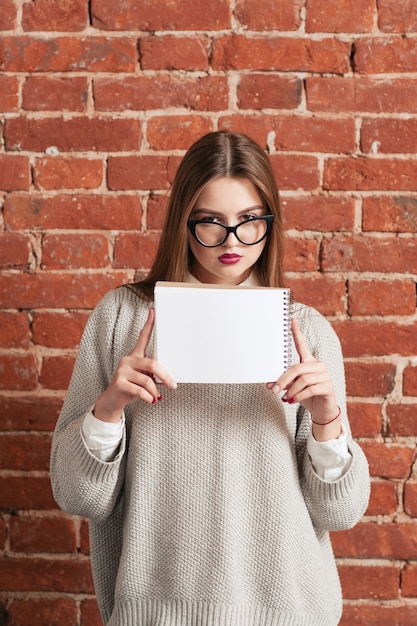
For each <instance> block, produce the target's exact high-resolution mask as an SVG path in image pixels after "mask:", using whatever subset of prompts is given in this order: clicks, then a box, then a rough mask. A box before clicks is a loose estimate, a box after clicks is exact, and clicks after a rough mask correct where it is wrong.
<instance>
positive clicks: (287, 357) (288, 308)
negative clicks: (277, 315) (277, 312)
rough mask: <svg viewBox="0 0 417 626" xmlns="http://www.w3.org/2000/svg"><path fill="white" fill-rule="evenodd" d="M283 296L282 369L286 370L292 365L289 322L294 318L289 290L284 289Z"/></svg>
mask: <svg viewBox="0 0 417 626" xmlns="http://www.w3.org/2000/svg"><path fill="white" fill-rule="evenodd" d="M285 292H286V293H285V294H284V311H285V313H286V315H285V321H284V341H285V346H284V368H285V369H286V370H287V369H288V368H289V367H291V365H292V342H291V337H292V333H291V320H292V318H293V316H294V297H293V293H292V291H291V289H286V290H285Z"/></svg>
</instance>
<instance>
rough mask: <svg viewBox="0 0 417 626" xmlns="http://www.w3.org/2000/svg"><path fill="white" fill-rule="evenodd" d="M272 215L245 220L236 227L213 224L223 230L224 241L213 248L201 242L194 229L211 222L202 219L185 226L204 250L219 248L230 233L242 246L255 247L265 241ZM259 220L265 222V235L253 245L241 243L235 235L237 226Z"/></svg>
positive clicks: (236, 234)
mask: <svg viewBox="0 0 417 626" xmlns="http://www.w3.org/2000/svg"><path fill="white" fill-rule="evenodd" d="M274 217H275V216H274V215H262V216H261V217H252V218H251V219H249V220H245V221H244V222H240V223H239V224H236V226H226V225H225V224H221V223H220V222H213V223H215V224H216V226H222V228H224V230H225V236H224V239H222V241H220V243H216V244H215V245H214V246H209V245H207V244H206V243H204V242H202V241H201V240H200V239H199V238H198V236H197V233H196V231H195V229H196V227H197V226H198V224H210V223H212V222H207V221H206V219H202V220H188V222H187V226H188V230H189V231H190V233H191V234H192V236H193V237H194V239H195V240H196V241H197V242H198V243H199V244H200V245H202V246H204V247H205V248H218V246H221V245H222V244H224V242H225V241H226V239H227V238H228V236H229V235H230V233H233V234H234V236H235V237H236V239H237V240H238V241H239V242H240V243H242V244H243V245H244V246H256V244H257V243H261V241H263V240H264V239H265V237H266V236H267V235H268V233H269V231H270V229H271V226H272V222H273V221H274ZM259 220H264V221H265V222H266V231H265V233H264V234H263V235H262V237H261V238H260V239H258V241H254V242H253V243H246V242H245V241H242V240H241V239H240V238H239V235H238V233H237V229H238V228H239V226H242V225H243V224H248V223H249V222H257V221H259Z"/></svg>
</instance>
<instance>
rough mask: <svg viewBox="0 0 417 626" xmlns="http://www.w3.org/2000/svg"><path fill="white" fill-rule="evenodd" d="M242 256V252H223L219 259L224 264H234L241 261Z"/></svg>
mask: <svg viewBox="0 0 417 626" xmlns="http://www.w3.org/2000/svg"><path fill="white" fill-rule="evenodd" d="M241 258H242V257H241V256H240V254H222V255H221V256H219V261H220V263H223V264H224V265H233V264H234V263H237V262H238V261H240V259H241Z"/></svg>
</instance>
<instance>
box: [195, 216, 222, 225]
mask: <svg viewBox="0 0 417 626" xmlns="http://www.w3.org/2000/svg"><path fill="white" fill-rule="evenodd" d="M198 221H199V222H202V223H203V224H221V222H220V220H219V218H218V217H214V216H213V215H208V216H207V217H202V218H201V219H199V220H198Z"/></svg>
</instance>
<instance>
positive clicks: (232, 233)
mask: <svg viewBox="0 0 417 626" xmlns="http://www.w3.org/2000/svg"><path fill="white" fill-rule="evenodd" d="M230 236H232V237H233V239H230ZM239 243H240V241H239V239H238V238H237V237H236V232H235V231H233V230H229V232H228V233H227V235H226V239H225V240H224V241H223V243H222V245H223V246H227V247H228V248H233V247H234V246H236V245H239Z"/></svg>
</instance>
